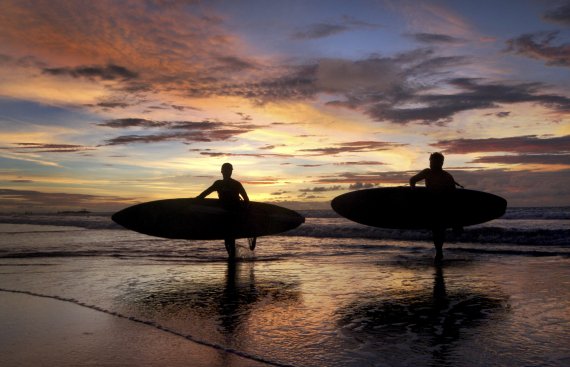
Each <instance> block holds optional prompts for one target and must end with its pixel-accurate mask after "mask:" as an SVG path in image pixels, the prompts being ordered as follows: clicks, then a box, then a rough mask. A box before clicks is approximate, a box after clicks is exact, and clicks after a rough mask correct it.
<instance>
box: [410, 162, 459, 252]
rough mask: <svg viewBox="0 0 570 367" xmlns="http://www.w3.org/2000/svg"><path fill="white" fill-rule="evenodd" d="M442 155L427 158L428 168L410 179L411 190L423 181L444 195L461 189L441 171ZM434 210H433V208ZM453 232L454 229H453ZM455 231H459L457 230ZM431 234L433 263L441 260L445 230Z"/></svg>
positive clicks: (435, 229)
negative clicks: (433, 248) (433, 250)
mask: <svg viewBox="0 0 570 367" xmlns="http://www.w3.org/2000/svg"><path fill="white" fill-rule="evenodd" d="M443 160H444V157H443V154H441V153H432V154H431V155H430V157H429V167H430V168H426V169H424V170H422V171H421V172H420V173H418V174H417V175H415V176H413V177H412V178H410V186H411V187H412V188H414V187H416V183H417V182H418V181H421V180H425V182H426V187H427V188H428V189H429V190H430V191H432V192H434V193H436V194H445V193H448V192H450V191H452V190H455V186H459V187H462V188H463V186H461V185H460V184H458V183H457V182H455V179H454V178H453V176H452V175H451V174H450V173H449V172H446V171H444V170H443ZM434 209H435V208H434ZM454 230H455V229H454ZM457 230H460V229H459V228H458V229H457ZM432 233H433V244H434V246H435V251H436V253H435V261H441V260H442V259H443V242H444V241H445V228H443V227H436V228H432Z"/></svg>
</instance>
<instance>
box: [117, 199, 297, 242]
mask: <svg viewBox="0 0 570 367" xmlns="http://www.w3.org/2000/svg"><path fill="white" fill-rule="evenodd" d="M112 219H113V221H115V223H117V224H120V225H121V226H123V227H125V228H128V229H130V230H133V231H136V232H139V233H144V234H147V235H150V236H156V237H164V238H172V239H188V240H221V239H226V238H246V237H260V236H267V235H273V234H278V233H281V232H285V231H288V230H291V229H293V228H296V227H298V226H299V225H301V223H303V222H304V221H305V218H304V217H303V216H302V215H300V214H299V213H297V212H295V211H294V210H290V209H287V208H283V207H280V206H277V205H273V204H266V203H259V202H251V201H250V202H249V205H247V206H246V205H242V206H241V207H240V208H239V209H237V210H227V209H224V207H223V206H222V205H221V203H220V201H219V200H218V199H195V198H194V199H166V200H157V201H150V202H147V203H142V204H137V205H133V206H130V207H128V208H125V209H123V210H121V211H119V212H117V213H115V214H113V216H112Z"/></svg>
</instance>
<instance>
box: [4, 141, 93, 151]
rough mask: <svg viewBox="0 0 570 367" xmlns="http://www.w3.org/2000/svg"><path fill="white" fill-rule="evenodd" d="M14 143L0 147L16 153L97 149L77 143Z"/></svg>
mask: <svg viewBox="0 0 570 367" xmlns="http://www.w3.org/2000/svg"><path fill="white" fill-rule="evenodd" d="M13 145H15V146H12V147H0V149H4V150H9V151H11V152H15V153H76V152H84V151H87V150H95V148H93V147H87V146H84V145H77V144H44V143H14V144H13Z"/></svg>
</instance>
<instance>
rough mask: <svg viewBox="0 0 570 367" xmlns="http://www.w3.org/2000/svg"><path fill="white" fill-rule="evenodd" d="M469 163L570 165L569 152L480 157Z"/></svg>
mask: <svg viewBox="0 0 570 367" xmlns="http://www.w3.org/2000/svg"><path fill="white" fill-rule="evenodd" d="M471 163H501V164H545V165H567V166H570V154H519V155H500V156H488V157H480V158H477V159H475V160H473V161H472V162H471Z"/></svg>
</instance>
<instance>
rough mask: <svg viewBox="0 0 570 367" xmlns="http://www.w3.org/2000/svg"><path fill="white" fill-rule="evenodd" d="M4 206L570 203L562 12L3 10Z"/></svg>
mask: <svg viewBox="0 0 570 367" xmlns="http://www.w3.org/2000/svg"><path fill="white" fill-rule="evenodd" d="M0 5H1V9H2V10H1V11H0V129H1V136H2V139H1V141H0V211H4V212H6V211H40V210H77V209H83V208H86V209H89V210H116V209H118V208H121V207H124V206H127V205H130V204H132V203H135V202H142V201H149V200H156V199H162V198H174V197H191V196H195V195H197V194H199V193H200V192H201V191H202V190H204V189H205V188H206V187H208V186H209V185H210V184H211V183H212V182H213V181H214V180H215V179H218V178H220V177H221V175H220V166H221V164H222V163H224V162H231V163H232V164H233V165H234V178H235V179H237V180H239V181H241V182H242V183H243V184H244V187H245V189H246V190H247V192H248V194H249V196H250V198H251V199H252V200H255V201H264V202H277V203H283V204H284V205H293V206H294V207H298V208H300V207H311V206H312V205H313V204H311V203H313V202H318V203H320V204H319V205H320V206H321V207H323V206H326V205H327V204H326V203H328V202H330V200H331V199H332V198H333V197H335V196H337V195H339V194H341V193H344V192H347V191H351V190H355V189H358V188H365V187H381V186H393V185H405V184H407V182H408V179H409V177H410V176H411V175H413V174H414V173H416V172H417V171H419V170H421V169H423V168H425V167H426V166H427V165H428V157H429V154H430V152H434V151H441V152H443V153H444V154H445V156H446V163H445V168H446V169H447V170H449V171H450V172H451V173H452V174H453V175H454V176H455V178H456V180H457V181H458V182H460V183H461V184H463V185H464V186H466V187H467V188H471V189H475V190H482V191H488V192H492V193H496V194H499V195H501V196H504V197H505V198H506V199H507V200H508V201H509V205H510V206H553V205H557V206H560V205H570V88H569V85H570V2H568V1H546V0H517V1H467V0H465V1H396V0H393V1H390V0H385V1H382V0H376V1H372V0H370V1H334V0H326V1H325V0H323V1H312V0H303V1H292V0H288V1H267V0H265V1H262V0H260V1H239V0H234V1H230V0H228V1H189V0H188V1H182V0H181V1H175V0H172V1H170V0H156V1H151V0H148V1H72V0H68V1H53V0H49V1H48V0H46V1H41V0H36V1H22V0H17V1H16V0H14V1H7V0H0Z"/></svg>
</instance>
